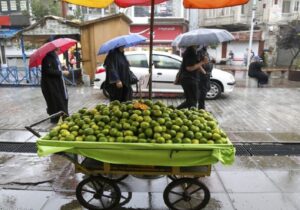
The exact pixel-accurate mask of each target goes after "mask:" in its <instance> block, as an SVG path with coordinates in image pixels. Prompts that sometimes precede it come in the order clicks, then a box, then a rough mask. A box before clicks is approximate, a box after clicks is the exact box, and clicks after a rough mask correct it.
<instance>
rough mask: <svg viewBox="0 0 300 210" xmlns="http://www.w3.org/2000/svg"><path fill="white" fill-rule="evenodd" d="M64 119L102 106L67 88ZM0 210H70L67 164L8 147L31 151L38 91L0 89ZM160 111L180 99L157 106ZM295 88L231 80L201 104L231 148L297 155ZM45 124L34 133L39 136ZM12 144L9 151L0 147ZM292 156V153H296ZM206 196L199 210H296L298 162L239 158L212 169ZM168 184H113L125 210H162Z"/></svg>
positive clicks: (40, 111) (84, 90) (72, 183)
mask: <svg viewBox="0 0 300 210" xmlns="http://www.w3.org/2000/svg"><path fill="white" fill-rule="evenodd" d="M69 93H70V101H69V111H70V113H74V112H76V111H77V110H79V109H80V108H82V107H88V108H91V107H94V106H95V105H96V104H98V103H108V100H107V99H106V98H105V97H104V96H103V95H102V94H101V93H100V91H99V90H95V89H93V88H91V87H69ZM0 95H1V102H0V116H1V118H0V143H1V144H0V147H1V148H0V149H1V150H0V177H1V178H0V209H1V210H2V209H3V210H59V209H61V210H75V209H78V210H79V209H84V208H83V207H81V206H80V204H79V203H78V201H77V199H76V196H75V190H76V186H77V184H78V183H79V182H80V181H81V180H82V174H76V173H75V172H74V165H73V164H72V163H71V162H70V161H68V160H67V159H65V158H63V157H61V156H58V155H51V156H46V157H38V156H37V155H36V154H35V153H29V152H27V153H24V152H23V153H21V152H5V151H14V150H13V149H14V148H8V147H9V146H10V147H12V146H18V145H19V144H17V143H34V142H35V141H36V139H37V138H36V137H35V136H34V135H33V134H31V133H30V132H28V131H26V130H25V128H24V127H25V126H28V125H30V124H32V123H34V122H37V121H39V120H41V119H43V118H45V117H47V115H46V110H45V102H44V99H43V97H42V94H41V90H40V88H39V87H1V88H0ZM155 100H163V101H164V102H165V103H167V104H168V105H170V104H173V105H177V104H179V103H180V102H181V101H182V100H183V99H182V98H174V97H173V98H159V99H157V98H156V99H155ZM299 101H300V83H299V82H290V81H287V80H286V79H281V78H273V79H272V80H271V85H269V86H268V87H266V88H259V89H258V88H249V87H245V81H244V80H239V81H238V82H237V87H236V88H235V89H234V91H233V92H232V93H231V94H228V95H223V96H222V97H221V98H220V99H218V100H212V101H207V110H208V111H210V112H212V113H213V115H214V116H215V117H216V118H217V120H218V122H219V124H220V126H221V127H222V128H223V129H224V130H225V131H226V133H227V134H228V135H229V137H230V139H231V141H232V142H233V143H235V144H240V143H244V144H246V143H266V144H270V145H272V144H274V143H290V144H295V145H296V146H297V148H298V150H299V148H300V147H299V143H300V131H299V125H300V118H299V116H300V106H299ZM50 127H51V124H50V123H49V122H45V123H42V124H40V125H39V126H37V130H38V131H39V132H40V133H41V134H45V132H47V131H48V130H49V128H50ZM8 143H16V144H8ZM298 154H299V153H298ZM201 181H202V182H203V183H205V184H206V185H207V187H208V188H209V190H210V192H211V199H210V201H209V204H208V205H207V206H206V207H205V208H204V209H205V210H218V209H220V210H231V209H236V210H269V209H272V210H299V209H300V201H299V197H300V156H293V155H284V156H281V155H275V156H274V155H272V156H270V155H261V156H259V155H241V156H236V160H235V162H234V164H233V165H231V166H223V165H221V164H219V163H218V164H215V165H213V167H212V172H211V175H210V176H209V177H205V178H201ZM170 182H171V180H170V179H169V178H167V177H166V176H162V177H159V178H157V179H145V178H144V177H138V176H129V177H127V178H126V179H125V180H124V181H122V182H121V183H120V184H119V187H120V188H121V191H122V195H124V196H125V197H128V195H131V194H130V193H129V194H128V192H132V198H131V199H130V201H129V202H128V203H127V204H125V205H124V206H123V207H119V208H116V209H119V210H123V209H124V210H125V209H131V210H167V209H168V208H167V207H166V206H165V204H164V200H163V192H164V189H165V187H166V186H167V184H168V183H170Z"/></svg>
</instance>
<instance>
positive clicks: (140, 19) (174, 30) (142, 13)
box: [67, 0, 189, 51]
mask: <svg viewBox="0 0 300 210" xmlns="http://www.w3.org/2000/svg"><path fill="white" fill-rule="evenodd" d="M150 12H151V7H149V6H135V7H130V8H125V9H123V8H119V7H117V6H116V5H114V4H112V5H110V6H109V7H107V8H105V9H93V8H85V7H80V6H76V5H71V4H68V6H67V15H73V16H76V14H79V13H80V14H81V16H82V20H93V19H96V18H100V17H104V16H107V15H110V14H116V13H124V14H126V15H127V16H128V17H129V18H130V19H131V20H132V24H131V25H130V33H138V34H141V35H143V36H145V37H147V38H148V42H149V35H150ZM154 12H155V22H154V36H153V37H154V48H155V49H156V50H165V51H172V48H171V42H172V41H173V40H174V39H175V37H176V36H178V35H179V34H181V33H184V32H186V31H188V28H189V25H188V14H189V13H188V11H187V10H185V9H184V7H183V4H182V0H169V1H166V2H163V3H161V4H158V5H155V9H154ZM139 47H142V48H145V49H148V47H149V45H148V44H145V46H139ZM139 47H137V48H139Z"/></svg>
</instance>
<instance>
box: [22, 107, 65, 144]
mask: <svg viewBox="0 0 300 210" xmlns="http://www.w3.org/2000/svg"><path fill="white" fill-rule="evenodd" d="M59 116H67V114H66V113H65V112H63V111H59V112H57V113H55V114H53V115H50V116H49V117H47V118H45V119H43V120H40V121H38V122H36V123H33V124H32V125H30V126H25V128H26V130H28V131H30V132H31V133H32V134H33V135H35V136H37V137H39V138H40V137H42V136H41V134H39V132H37V131H36V130H34V129H33V128H32V127H34V126H36V125H38V124H41V123H42V122H45V121H46V120H49V119H51V118H54V117H59Z"/></svg>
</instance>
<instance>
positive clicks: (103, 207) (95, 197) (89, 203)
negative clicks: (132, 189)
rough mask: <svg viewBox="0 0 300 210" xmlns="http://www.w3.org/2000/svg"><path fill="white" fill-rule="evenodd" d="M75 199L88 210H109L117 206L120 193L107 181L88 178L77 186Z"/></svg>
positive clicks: (115, 186)
mask: <svg viewBox="0 0 300 210" xmlns="http://www.w3.org/2000/svg"><path fill="white" fill-rule="evenodd" d="M76 197H77V200H78V202H79V203H80V204H81V205H82V206H83V207H85V208H87V209H89V210H110V209H113V208H115V207H116V206H118V205H119V202H120V199H121V191H120V188H119V187H118V186H117V184H115V183H114V182H113V181H111V180H109V179H104V178H101V177H89V178H87V179H84V180H82V181H81V182H80V183H79V184H78V185H77V188H76Z"/></svg>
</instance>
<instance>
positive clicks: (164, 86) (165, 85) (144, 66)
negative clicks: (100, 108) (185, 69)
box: [94, 51, 235, 99]
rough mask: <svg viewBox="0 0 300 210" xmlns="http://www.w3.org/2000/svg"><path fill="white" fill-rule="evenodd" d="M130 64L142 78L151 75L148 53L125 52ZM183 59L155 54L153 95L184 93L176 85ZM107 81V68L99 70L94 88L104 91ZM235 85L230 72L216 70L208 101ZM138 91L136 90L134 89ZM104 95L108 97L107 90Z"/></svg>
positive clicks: (145, 90) (171, 55) (228, 90)
mask: <svg viewBox="0 0 300 210" xmlns="http://www.w3.org/2000/svg"><path fill="white" fill-rule="evenodd" d="M125 55H126V57H127V59H128V61H129V63H130V69H131V71H132V72H133V73H134V74H135V75H136V76H137V78H140V77H141V76H143V75H147V74H148V73H149V53H148V52H146V51H130V52H125ZM181 61H182V58H181V57H180V56H178V55H174V54H170V53H166V52H155V51H154V52H153V63H154V68H153V70H152V92H153V93H156V92H157V93H183V89H182V87H181V85H175V84H174V80H175V76H176V74H177V72H178V70H179V68H180V65H181ZM104 81H105V68H104V67H103V66H100V67H98V68H97V71H96V75H95V82H94V88H97V89H102V90H103V82H104ZM234 85H235V79H234V76H233V75H232V74H230V73H228V72H225V71H222V70H219V69H216V68H214V69H213V70H212V74H211V89H210V91H209V92H208V93H207V96H206V97H207V99H216V98H218V97H219V96H220V94H221V93H229V92H231V91H233V88H234ZM134 91H136V88H134ZM141 91H142V92H148V91H149V90H148V88H142V89H141ZM103 92H104V94H105V95H106V96H108V94H107V93H106V91H105V90H103Z"/></svg>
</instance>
